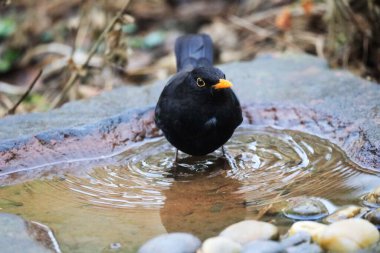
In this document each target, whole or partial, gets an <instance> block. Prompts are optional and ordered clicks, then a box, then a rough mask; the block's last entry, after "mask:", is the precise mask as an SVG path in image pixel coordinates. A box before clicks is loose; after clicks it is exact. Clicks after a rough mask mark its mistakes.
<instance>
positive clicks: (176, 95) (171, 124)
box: [155, 34, 243, 159]
mask: <svg viewBox="0 0 380 253" xmlns="http://www.w3.org/2000/svg"><path fill="white" fill-rule="evenodd" d="M175 54H176V60H177V73H176V74H175V75H174V76H173V77H172V78H171V79H170V80H169V82H168V83H167V85H166V86H165V88H164V89H163V91H162V93H161V96H160V98H159V100H158V103H157V105H156V109H155V122H156V125H157V126H158V128H160V129H161V130H162V132H163V133H164V135H165V137H166V139H167V140H168V141H169V142H170V143H171V144H172V145H173V146H174V147H176V148H177V150H176V159H177V155H178V150H180V151H182V152H184V153H187V154H189V155H193V156H201V155H206V154H208V153H211V152H213V151H215V150H216V149H218V148H219V147H222V146H223V144H225V143H226V142H227V141H228V139H229V138H230V137H231V136H232V134H233V132H234V131H235V129H236V128H237V127H238V126H239V125H240V124H241V122H242V120H243V118H242V111H241V107H240V103H239V100H238V98H237V97H236V95H235V93H234V92H233V91H232V90H231V86H232V84H231V83H230V82H229V81H227V80H226V79H225V74H224V73H223V72H222V71H221V70H219V69H217V68H215V67H213V44H212V41H211V38H210V37H209V36H208V35H205V34H198V35H185V36H182V37H179V38H178V39H177V40H176V43H175ZM222 150H223V153H224V149H223V147H222Z"/></svg>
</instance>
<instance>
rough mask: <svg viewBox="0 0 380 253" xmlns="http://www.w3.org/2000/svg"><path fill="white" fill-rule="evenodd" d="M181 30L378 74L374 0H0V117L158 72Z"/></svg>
mask: <svg viewBox="0 0 380 253" xmlns="http://www.w3.org/2000/svg"><path fill="white" fill-rule="evenodd" d="M185 33H207V34H209V35H210V36H211V37H212V38H213V40H214V44H215V62H216V63H217V64H221V63H227V62H233V61H243V60H250V59H253V58H254V57H255V56H256V55H257V54H261V53H272V52H287V51H291V52H300V53H308V54H312V55H316V56H318V57H321V58H324V59H325V60H326V61H328V62H329V64H330V66H331V67H333V68H344V69H348V70H349V71H351V72H353V73H354V74H355V75H358V76H361V77H363V78H366V79H368V80H371V81H377V82H379V81H380V0H326V1H317V0H297V1H291V0H240V1H238V0H236V1H233V0H213V1H206V0H134V1H133V0H131V1H128V0H114V1H106V0H101V1H86V0H82V1H81V0H17V1H16V0H0V117H2V116H5V115H8V114H14V113H26V112H34V111H46V110H49V109H52V108H56V107H59V106H61V105H62V104H63V103H65V102H67V101H72V100H77V99H82V98H88V97H91V96H95V95H97V94H99V93H100V92H102V91H104V90H110V89H113V88H115V87H117V86H122V85H144V84H147V83H150V82H152V81H154V80H158V79H165V78H167V77H168V76H170V75H171V74H173V73H174V72H175V58H174V55H173V48H174V42H175V39H176V38H177V37H178V36H180V35H182V34H185ZM40 70H43V72H42V75H41V76H39V72H40ZM37 77H38V80H36V79H37ZM279 85H281V84H279Z"/></svg>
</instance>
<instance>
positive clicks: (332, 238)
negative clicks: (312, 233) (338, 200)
mask: <svg viewBox="0 0 380 253" xmlns="http://www.w3.org/2000/svg"><path fill="white" fill-rule="evenodd" d="M378 240H379V232H378V231H377V228H376V227H375V226H374V225H372V224H371V223H370V222H368V221H366V220H363V219H347V220H341V221H337V222H335V223H332V224H331V225H329V226H327V228H326V229H325V230H324V231H323V233H322V234H321V236H320V238H319V244H320V245H321V246H322V248H324V249H325V250H327V251H329V252H330V251H331V252H356V251H358V250H360V249H365V248H368V247H371V246H373V245H374V244H375V243H376V242H378Z"/></svg>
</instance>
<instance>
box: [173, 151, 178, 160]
mask: <svg viewBox="0 0 380 253" xmlns="http://www.w3.org/2000/svg"><path fill="white" fill-rule="evenodd" d="M174 162H175V163H177V162H178V148H176V149H175V156H174Z"/></svg>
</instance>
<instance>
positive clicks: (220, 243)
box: [200, 237, 241, 253]
mask: <svg viewBox="0 0 380 253" xmlns="http://www.w3.org/2000/svg"><path fill="white" fill-rule="evenodd" d="M240 251H241V245H240V244H238V243H236V242H234V241H232V240H231V239H229V238H225V237H212V238H209V239H207V240H206V241H204V242H203V244H202V248H201V251H200V253H240Z"/></svg>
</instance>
